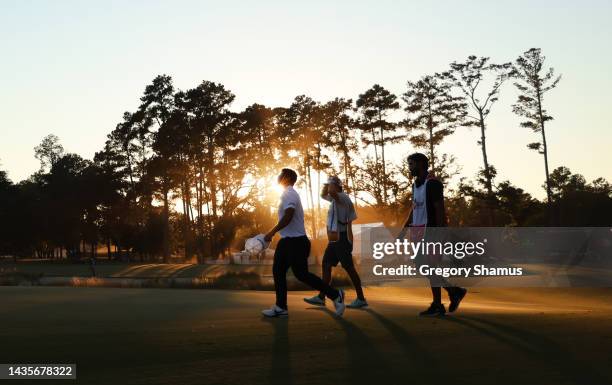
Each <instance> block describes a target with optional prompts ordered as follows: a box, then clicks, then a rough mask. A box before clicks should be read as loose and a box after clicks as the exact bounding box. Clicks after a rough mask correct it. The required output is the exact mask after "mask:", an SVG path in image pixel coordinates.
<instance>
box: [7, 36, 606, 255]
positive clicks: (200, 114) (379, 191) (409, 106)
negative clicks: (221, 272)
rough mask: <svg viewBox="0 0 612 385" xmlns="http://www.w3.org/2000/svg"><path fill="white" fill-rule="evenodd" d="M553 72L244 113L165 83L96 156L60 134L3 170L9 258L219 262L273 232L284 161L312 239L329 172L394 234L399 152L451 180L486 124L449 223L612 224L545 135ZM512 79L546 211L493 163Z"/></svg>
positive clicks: (482, 61) (499, 69)
mask: <svg viewBox="0 0 612 385" xmlns="http://www.w3.org/2000/svg"><path fill="white" fill-rule="evenodd" d="M544 62H545V57H544V56H543V55H542V53H541V50H540V49H537V48H532V49H530V50H528V51H526V52H524V53H523V54H522V55H520V56H519V57H518V58H517V59H516V60H515V61H514V62H507V63H501V64H500V63H492V62H491V61H490V59H489V58H487V57H477V56H469V57H468V58H467V59H466V60H465V61H462V62H453V63H451V64H450V65H449V68H448V70H447V71H444V72H440V73H435V74H431V75H427V76H423V77H422V78H421V79H419V80H416V81H408V82H407V84H406V90H405V92H404V93H403V94H402V95H399V96H398V95H394V94H393V93H391V92H390V91H388V90H387V89H385V88H384V87H382V86H380V85H378V84H375V85H374V86H372V87H371V88H369V89H368V90H365V91H364V92H363V93H362V94H360V95H358V97H357V98H355V100H353V99H346V98H340V97H338V98H334V99H333V100H329V101H327V102H318V101H315V100H313V99H312V98H310V97H308V96H306V95H299V96H297V97H296V98H295V99H294V100H293V102H292V103H291V105H289V106H288V107H269V106H264V105H261V104H252V105H250V106H248V107H246V108H245V109H244V110H243V111H238V112H236V111H232V110H231V109H230V106H231V104H232V102H233V101H234V99H235V95H234V94H233V93H232V92H231V91H230V90H228V89H226V88H225V87H224V86H223V85H222V84H219V83H215V82H211V81H203V82H202V83H200V84H198V85H197V86H196V87H194V88H190V89H187V90H179V89H176V88H175V86H174V84H173V81H172V78H171V77H170V76H168V75H160V76H157V77H156V78H155V79H153V81H152V82H151V84H149V85H147V86H146V87H145V90H144V93H143V95H142V97H141V98H140V105H139V107H138V108H137V110H136V111H133V112H125V113H124V115H123V118H122V120H121V121H120V122H119V123H118V124H117V126H116V127H115V128H114V129H113V130H112V131H111V132H110V133H109V134H108V136H107V140H106V142H105V144H104V147H103V148H102V149H101V150H100V151H98V152H97V153H96V154H95V156H94V157H93V159H91V160H89V159H83V158H82V157H80V156H79V155H77V154H73V153H65V151H64V149H63V147H62V145H61V143H60V141H59V138H57V137H56V136H54V135H49V136H47V137H45V138H44V139H43V141H42V142H41V144H40V145H39V146H37V147H36V148H35V156H36V158H37V159H38V160H39V161H40V164H41V167H40V170H39V171H37V172H36V173H34V174H33V175H32V176H31V177H30V178H28V179H27V180H24V181H21V182H19V183H17V184H14V183H13V182H11V181H10V180H9V179H8V178H7V175H6V173H5V172H3V171H0V217H1V218H3V221H2V223H1V224H0V226H1V228H0V255H2V254H8V255H14V256H16V257H17V256H32V255H34V256H38V257H47V258H54V257H61V256H67V257H75V258H77V257H80V256H82V255H83V253H85V252H89V253H91V254H92V255H95V253H96V252H97V249H98V246H102V245H105V246H106V249H107V253H108V255H109V256H110V257H119V256H128V257H138V258H140V259H141V260H155V259H158V258H163V260H164V261H166V262H168V261H170V257H171V256H172V255H177V254H181V255H183V256H184V257H187V258H190V257H193V256H195V257H197V260H198V261H200V262H201V261H203V259H204V258H205V257H218V256H224V255H227V253H228V252H229V250H230V247H231V246H232V244H233V242H235V241H236V240H237V239H240V238H241V237H244V236H248V235H252V234H254V233H257V232H261V231H263V230H265V229H266V228H267V227H269V226H271V224H272V223H273V221H274V212H273V210H271V207H272V197H273V195H274V191H272V190H271V184H272V182H273V179H271V177H273V176H274V175H276V173H277V172H278V170H279V168H280V167H284V166H291V167H294V168H296V169H297V171H298V172H299V173H300V175H302V178H300V183H301V186H302V188H303V190H304V191H306V207H307V224H308V226H309V232H310V233H311V235H312V236H313V237H314V238H315V240H316V238H317V235H318V230H319V229H320V228H321V227H322V226H324V210H323V209H322V207H321V202H320V199H319V194H318V189H319V187H320V185H321V178H322V174H338V175H340V176H342V177H343V178H344V180H345V181H346V189H347V191H348V192H349V194H350V195H351V197H352V199H354V201H355V204H356V205H357V207H358V210H359V211H360V217H362V218H366V219H367V218H371V219H378V220H382V221H384V222H385V224H388V225H393V224H397V223H398V221H399V218H401V215H400V214H403V213H405V211H406V209H407V207H409V200H410V183H411V182H410V180H409V173H408V168H407V164H406V163H405V162H402V163H400V164H396V163H394V162H392V161H390V160H389V154H388V151H389V149H390V148H393V147H392V146H391V145H393V144H398V143H400V144H405V145H406V151H405V153H406V154H408V153H409V152H410V151H413V150H421V151H424V152H425V153H426V154H427V155H428V156H429V158H430V161H431V169H432V172H433V173H434V174H435V175H436V176H437V177H438V178H440V179H442V180H448V179H449V178H451V177H453V176H455V175H458V174H459V167H458V166H457V165H456V160H455V158H454V156H453V155H452V154H446V153H440V152H439V146H440V144H441V143H442V142H443V141H444V140H445V139H446V138H447V137H449V136H450V135H454V134H456V132H457V131H459V130H460V129H461V128H462V127H476V128H477V129H478V132H479V139H478V145H479V148H480V151H481V153H482V168H481V169H480V171H479V172H478V174H477V175H476V176H475V177H474V178H472V179H467V178H465V177H463V178H462V179H461V182H460V183H459V186H458V188H457V189H454V190H453V191H451V192H449V194H447V195H448V196H447V207H448V217H449V222H450V224H451V225H457V226H494V225H495V226H506V225H511V226H539V225H565V226H593V225H594V226H598V225H599V226H608V225H610V218H612V215H610V214H612V188H611V186H610V184H609V183H608V182H607V181H606V180H604V179H603V178H599V179H596V180H594V181H592V182H591V183H587V181H586V180H585V179H584V177H582V176H581V175H579V174H572V173H571V171H570V170H568V169H567V168H565V167H559V168H557V169H555V170H553V171H552V172H549V166H548V146H547V141H546V131H545V128H546V126H547V123H548V122H549V121H551V120H552V119H553V118H552V116H551V115H550V114H549V113H548V112H547V110H546V108H545V103H544V102H545V95H546V94H547V93H548V92H549V91H550V90H552V89H553V88H555V87H556V86H557V85H558V83H559V81H560V77H559V76H556V75H555V73H554V70H553V69H552V68H546V67H545V63H544ZM507 83H513V84H514V86H515V87H516V89H517V90H518V91H519V96H518V99H517V100H516V101H515V103H514V104H513V105H512V110H513V111H514V113H516V114H517V115H518V116H520V117H521V118H522V122H521V123H520V125H521V126H522V127H524V128H525V129H530V130H532V131H533V132H534V133H535V135H536V138H537V140H536V141H535V142H533V143H529V144H528V145H527V147H528V148H529V149H532V150H535V151H538V152H539V153H540V154H541V155H542V158H543V171H544V172H543V174H544V175H543V180H544V184H543V187H544V189H545V190H546V200H545V201H543V202H542V201H539V200H537V199H535V198H533V197H532V196H531V195H530V194H528V193H527V192H525V191H524V190H522V189H521V188H519V187H516V186H514V185H513V184H512V183H511V182H509V181H501V182H497V181H496V174H497V170H496V169H495V167H494V166H493V165H492V164H491V162H490V161H489V157H488V154H489V152H490V151H492V149H490V148H489V147H487V132H488V130H489V129H492V128H491V127H490V126H489V121H488V118H489V116H490V114H491V112H492V107H493V106H494V105H495V104H496V103H497V102H498V96H499V92H500V90H501V88H502V87H503V86H504V85H506V84H507ZM398 112H399V113H402V115H403V116H404V118H403V119H401V120H399V121H398V120H397V119H393V116H396V115H397V114H398ZM493 151H494V149H493ZM544 176H545V177H544ZM175 205H176V209H175ZM86 250H87V251H86Z"/></svg>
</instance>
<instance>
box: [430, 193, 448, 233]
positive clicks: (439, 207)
mask: <svg viewBox="0 0 612 385" xmlns="http://www.w3.org/2000/svg"><path fill="white" fill-rule="evenodd" d="M433 207H434V212H435V213H434V214H435V216H436V223H437V224H438V226H440V227H444V226H446V214H445V213H444V200H442V199H441V200H438V201H434V203H433Z"/></svg>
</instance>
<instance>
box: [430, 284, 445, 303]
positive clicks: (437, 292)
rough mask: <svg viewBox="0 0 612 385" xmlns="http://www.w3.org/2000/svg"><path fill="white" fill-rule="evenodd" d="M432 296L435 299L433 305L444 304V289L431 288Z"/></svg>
mask: <svg viewBox="0 0 612 385" xmlns="http://www.w3.org/2000/svg"><path fill="white" fill-rule="evenodd" d="M431 295H432V297H433V301H432V302H433V303H435V304H441V303H442V289H440V287H439V286H432V287H431Z"/></svg>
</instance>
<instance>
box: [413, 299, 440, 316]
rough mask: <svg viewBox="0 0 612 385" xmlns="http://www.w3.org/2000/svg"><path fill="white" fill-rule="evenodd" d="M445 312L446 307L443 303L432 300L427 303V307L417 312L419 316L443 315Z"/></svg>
mask: <svg viewBox="0 0 612 385" xmlns="http://www.w3.org/2000/svg"><path fill="white" fill-rule="evenodd" d="M444 314H446V308H444V304H441V303H435V302H432V303H431V305H429V309H427V310H425V311H422V312H420V313H419V315H421V316H443V315H444Z"/></svg>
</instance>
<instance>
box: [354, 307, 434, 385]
mask: <svg viewBox="0 0 612 385" xmlns="http://www.w3.org/2000/svg"><path fill="white" fill-rule="evenodd" d="M363 311H364V312H367V313H369V314H371V315H372V316H373V317H374V318H375V319H376V320H377V321H378V322H380V324H381V325H382V326H383V327H384V328H385V329H387V331H388V332H389V333H390V334H391V335H392V336H393V339H394V340H395V342H397V343H398V344H399V345H400V346H401V347H402V349H403V350H404V353H405V354H406V356H407V357H408V359H407V360H406V365H410V367H409V370H410V380H411V381H415V380H418V383H419V384H428V383H432V381H433V382H435V383H438V382H440V381H443V380H444V378H443V377H442V374H443V373H442V372H441V368H440V365H439V363H438V361H437V360H436V359H435V358H434V357H433V356H432V355H431V354H429V353H428V352H427V350H426V349H425V347H424V346H423V345H421V344H420V343H419V342H418V341H417V340H416V339H415V338H414V337H413V336H411V335H410V334H409V333H408V332H406V330H404V328H402V327H401V326H399V325H398V324H396V323H395V322H393V321H391V320H389V319H388V318H386V317H384V316H383V315H381V314H380V313H378V312H376V311H374V310H372V309H370V308H367V309H363ZM432 373H436V376H435V379H432V378H431V374H432Z"/></svg>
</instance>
